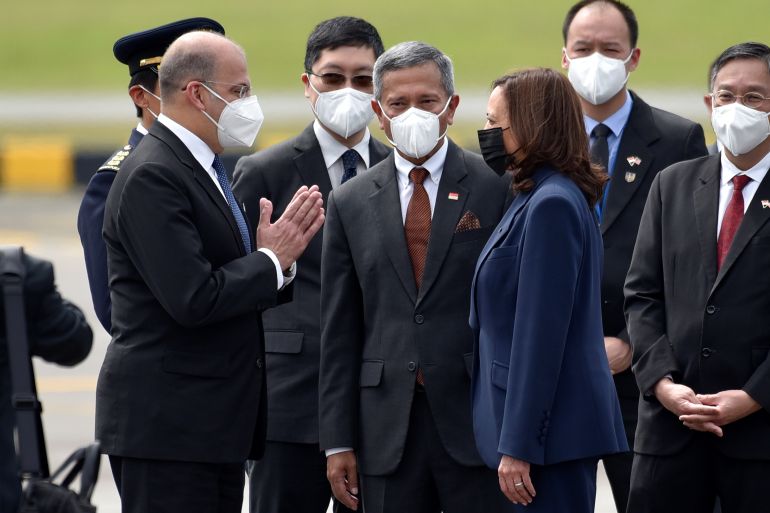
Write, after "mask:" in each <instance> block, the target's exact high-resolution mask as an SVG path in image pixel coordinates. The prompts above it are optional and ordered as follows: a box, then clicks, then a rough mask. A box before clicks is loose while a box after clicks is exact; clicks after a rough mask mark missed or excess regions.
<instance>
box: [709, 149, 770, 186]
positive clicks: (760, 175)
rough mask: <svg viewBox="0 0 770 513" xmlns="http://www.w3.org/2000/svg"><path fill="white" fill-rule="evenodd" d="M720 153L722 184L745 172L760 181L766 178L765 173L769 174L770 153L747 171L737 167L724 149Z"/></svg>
mask: <svg viewBox="0 0 770 513" xmlns="http://www.w3.org/2000/svg"><path fill="white" fill-rule="evenodd" d="M720 155H721V156H720V160H721V162H722V176H721V185H727V184H728V183H730V180H732V179H733V177H734V176H735V175H739V174H744V175H746V176H748V177H749V178H751V179H752V180H754V181H755V182H757V183H759V182H761V181H762V180H763V179H764V178H765V174H767V170H768V168H770V153H768V154H767V155H765V156H764V157H763V158H762V160H760V161H759V162H757V163H756V165H754V166H753V167H752V168H751V169H749V170H747V171H741V170H740V169H738V168H737V167H735V164H733V163H732V162H730V159H728V158H727V156H726V155H725V152H724V151H722V153H721V154H720Z"/></svg>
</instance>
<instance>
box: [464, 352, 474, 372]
mask: <svg viewBox="0 0 770 513" xmlns="http://www.w3.org/2000/svg"><path fill="white" fill-rule="evenodd" d="M463 359H464V360H465V370H466V371H467V372H468V376H470V375H471V374H473V353H465V354H464V355H463Z"/></svg>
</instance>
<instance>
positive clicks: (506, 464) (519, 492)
mask: <svg viewBox="0 0 770 513" xmlns="http://www.w3.org/2000/svg"><path fill="white" fill-rule="evenodd" d="M497 479H498V481H499V482H500V490H502V492H503V493H504V494H505V496H506V497H508V500H509V501H511V502H512V503H514V504H521V505H522V506H526V505H527V504H530V503H531V502H532V499H533V498H534V497H535V487H534V486H533V485H532V480H531V479H530V478H529V463H528V462H526V461H522V460H517V459H516V458H512V457H511V456H508V455H505V454H504V455H503V457H502V458H501V459H500V465H499V466H498V467H497Z"/></svg>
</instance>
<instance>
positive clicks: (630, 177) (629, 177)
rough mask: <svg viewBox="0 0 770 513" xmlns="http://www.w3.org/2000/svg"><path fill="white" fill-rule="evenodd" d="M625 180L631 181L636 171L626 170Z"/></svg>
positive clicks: (634, 178) (634, 177)
mask: <svg viewBox="0 0 770 513" xmlns="http://www.w3.org/2000/svg"><path fill="white" fill-rule="evenodd" d="M625 178H626V182H628V183H632V182H633V181H634V180H636V173H632V172H631V171H626V176H625Z"/></svg>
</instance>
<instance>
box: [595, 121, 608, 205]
mask: <svg viewBox="0 0 770 513" xmlns="http://www.w3.org/2000/svg"><path fill="white" fill-rule="evenodd" d="M611 133H612V130H610V127H608V126H607V125H605V124H604V123H599V124H598V125H596V126H595V127H594V129H593V130H591V137H593V139H594V143H593V144H592V145H591V162H593V163H594V164H599V165H600V166H602V167H603V168H604V169H605V171H607V173H608V174H609V173H610V169H609V162H610V146H609V144H608V143H607V137H608V136H609V135H610V134H611ZM608 186H609V182H607V184H606V185H605V186H604V194H603V195H602V199H601V200H599V201H598V202H597V203H596V214H597V215H598V216H599V219H600V220H601V218H602V210H603V209H604V205H605V198H606V197H607V187H608Z"/></svg>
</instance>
